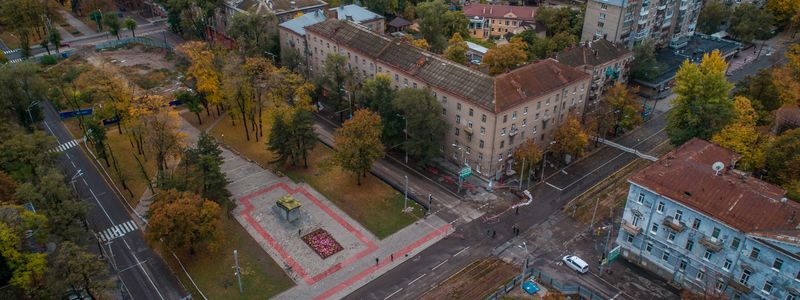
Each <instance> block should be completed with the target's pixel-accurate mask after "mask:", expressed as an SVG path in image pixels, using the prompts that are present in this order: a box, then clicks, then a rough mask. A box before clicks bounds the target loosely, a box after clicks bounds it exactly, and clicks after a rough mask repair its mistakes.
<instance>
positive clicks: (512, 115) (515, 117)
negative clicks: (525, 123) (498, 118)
mask: <svg viewBox="0 0 800 300" xmlns="http://www.w3.org/2000/svg"><path fill="white" fill-rule="evenodd" d="M511 119H512V120H516V119H517V112H516V111H515V112H513V113H511Z"/></svg>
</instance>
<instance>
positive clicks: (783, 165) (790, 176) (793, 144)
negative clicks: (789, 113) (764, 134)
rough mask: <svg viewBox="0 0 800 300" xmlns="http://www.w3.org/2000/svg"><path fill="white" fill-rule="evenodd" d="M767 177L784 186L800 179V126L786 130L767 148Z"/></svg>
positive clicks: (793, 183) (794, 183) (794, 184)
mask: <svg viewBox="0 0 800 300" xmlns="http://www.w3.org/2000/svg"><path fill="white" fill-rule="evenodd" d="M765 162H766V164H765V166H764V168H765V169H766V171H767V174H766V177H765V178H766V179H767V180H769V181H770V182H772V183H776V184H780V185H783V186H789V185H793V186H795V187H797V185H796V182H797V181H800V128H795V129H791V130H787V131H785V132H784V133H783V134H781V135H780V136H778V137H777V138H776V139H775V140H774V141H773V142H772V143H771V144H770V146H769V147H768V148H767V150H766V159H765Z"/></svg>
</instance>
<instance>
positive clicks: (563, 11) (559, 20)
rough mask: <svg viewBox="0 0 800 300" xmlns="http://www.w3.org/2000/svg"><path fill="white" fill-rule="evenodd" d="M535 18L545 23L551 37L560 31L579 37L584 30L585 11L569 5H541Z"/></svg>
mask: <svg viewBox="0 0 800 300" xmlns="http://www.w3.org/2000/svg"><path fill="white" fill-rule="evenodd" d="M584 9H585V8H584ZM535 19H536V21H537V22H539V23H542V24H544V27H545V28H547V36H549V37H552V36H555V35H556V34H557V33H559V32H566V33H569V34H571V35H574V36H576V37H577V36H580V34H581V30H583V12H582V11H577V10H573V9H572V8H571V7H568V6H563V7H559V8H553V7H539V8H538V9H537V10H536V17H535Z"/></svg>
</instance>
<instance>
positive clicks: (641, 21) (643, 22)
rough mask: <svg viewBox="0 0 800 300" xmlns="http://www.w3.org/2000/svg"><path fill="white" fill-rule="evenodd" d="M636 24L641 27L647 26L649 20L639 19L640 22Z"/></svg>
mask: <svg viewBox="0 0 800 300" xmlns="http://www.w3.org/2000/svg"><path fill="white" fill-rule="evenodd" d="M636 23H637V24H639V25H644V24H647V19H646V18H641V19H639V22H636Z"/></svg>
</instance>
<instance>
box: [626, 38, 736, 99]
mask: <svg viewBox="0 0 800 300" xmlns="http://www.w3.org/2000/svg"><path fill="white" fill-rule="evenodd" d="M741 47H742V44H740V43H737V42H734V41H729V40H723V39H720V38H716V37H712V36H708V35H705V34H699V33H695V34H694V35H693V36H692V37H691V38H690V39H689V42H688V44H687V45H686V46H684V47H681V48H680V49H672V48H669V47H666V48H662V49H660V50H658V51H656V60H658V62H660V63H662V64H664V66H665V67H664V71H662V72H661V74H660V75H658V76H657V77H656V78H655V79H653V80H650V81H644V80H640V79H636V80H634V81H635V82H637V83H639V84H641V85H644V86H650V87H655V86H657V85H659V84H661V83H663V82H666V81H669V80H671V79H672V78H674V77H675V73H677V72H678V69H679V68H680V67H681V64H683V61H684V60H687V59H688V60H689V61H691V62H693V63H699V62H700V61H701V60H702V59H703V54H706V53H711V52H712V51H714V50H719V51H720V52H722V56H723V57H725V56H728V55H730V54H732V53H734V52H736V51H738V50H739V49H740V48H741Z"/></svg>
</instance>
